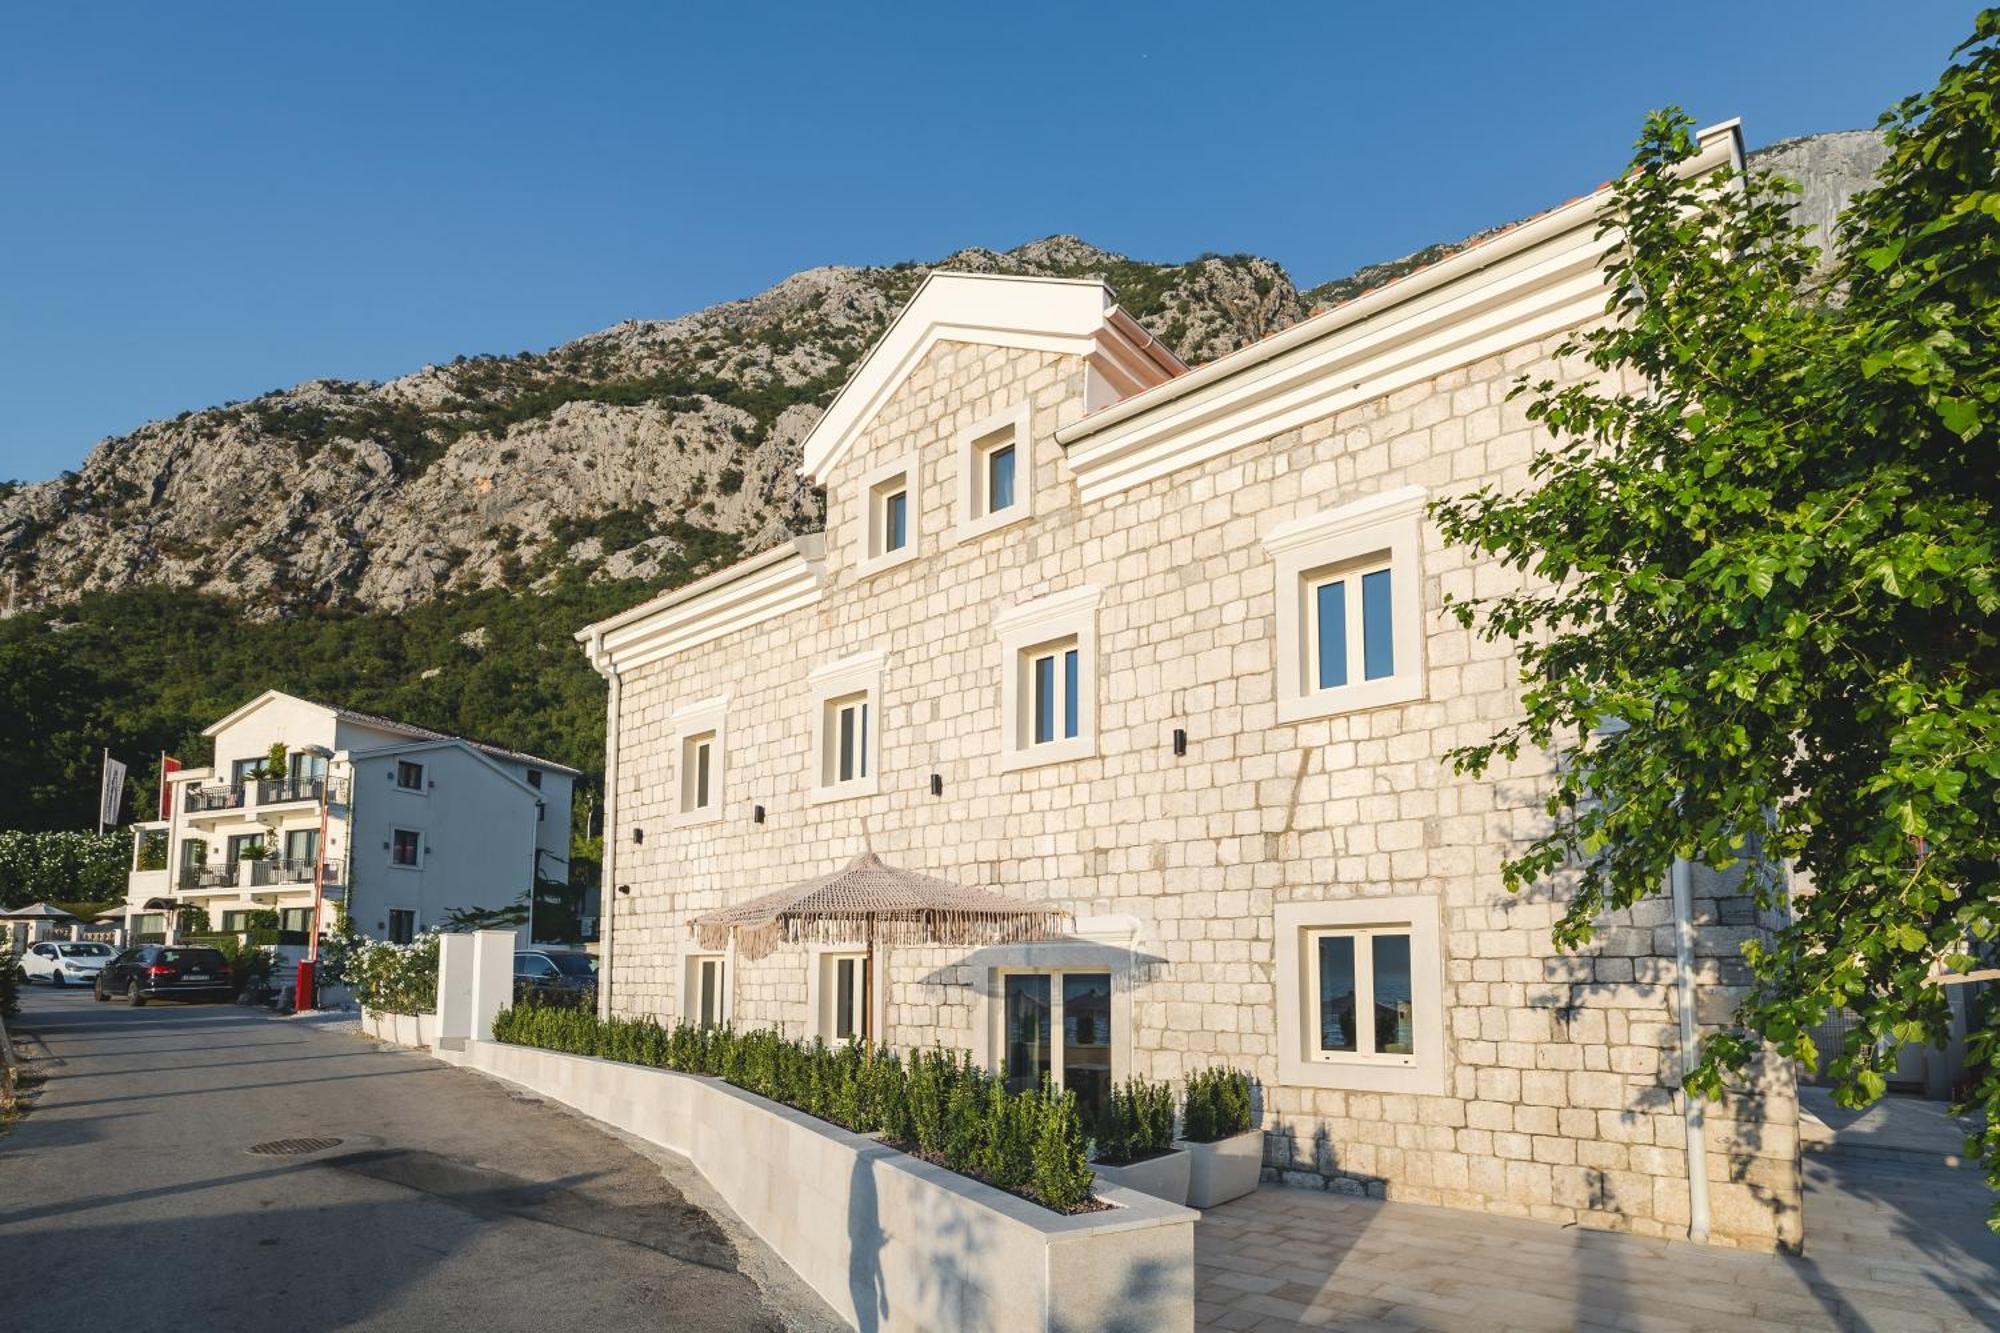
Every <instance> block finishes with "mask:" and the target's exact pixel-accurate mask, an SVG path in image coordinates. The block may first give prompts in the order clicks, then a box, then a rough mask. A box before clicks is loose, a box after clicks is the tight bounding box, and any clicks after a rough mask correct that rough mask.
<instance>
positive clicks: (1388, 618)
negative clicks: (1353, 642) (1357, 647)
mask: <svg viewBox="0 0 2000 1333" xmlns="http://www.w3.org/2000/svg"><path fill="white" fill-rule="evenodd" d="M1361 674H1362V675H1363V676H1364V677H1365V678H1366V679H1368V680H1380V679H1382V677H1384V676H1393V675H1395V674H1396V635H1395V632H1394V617H1393V615H1392V614H1391V612H1390V610H1389V571H1388V570H1386V569H1378V570H1376V571H1375V572H1374V573H1373V574H1363V575H1362V576H1361Z"/></svg>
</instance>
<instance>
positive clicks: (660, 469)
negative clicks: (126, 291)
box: [0, 134, 1880, 616]
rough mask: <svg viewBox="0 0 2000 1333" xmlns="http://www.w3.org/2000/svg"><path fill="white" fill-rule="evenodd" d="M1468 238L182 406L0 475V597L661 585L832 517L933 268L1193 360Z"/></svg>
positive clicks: (1828, 209)
mask: <svg viewBox="0 0 2000 1333" xmlns="http://www.w3.org/2000/svg"><path fill="white" fill-rule="evenodd" d="M1871 148H1872V153H1871ZM1879 160H1880V147H1879V143H1878V142H1876V141H1875V138H1874V136H1873V135H1872V134H1853V135H1845V134H1844V135H1829V136H1821V137H1819V138H1815V139H1808V140H1795V141H1792V142H1790V143H1787V144H1783V145H1778V146H1776V147H1775V148H1774V149H1772V150H1770V152H1769V154H1768V159H1767V160H1766V161H1761V162H1760V163H1759V165H1770V166H1773V167H1776V168H1778V169H1780V170H1783V171H1785V172H1786V173H1787V174H1791V175H1794V176H1797V177H1800V178H1802V179H1803V180H1804V181H1805V183H1806V184H1807V186H1808V191H1809V193H1808V198H1807V200H1806V202H1805V204H1804V205H1803V207H1804V208H1805V209H1806V210H1807V215H1808V216H1809V217H1810V218H1811V219H1812V220H1814V221H1815V222H1821V221H1824V220H1825V219H1830V218H1831V217H1832V215H1833V213H1834V212H1835V211H1837V208H1838V202H1844V200H1845V198H1846V196H1847V194H1848V193H1851V192H1852V190H1853V189H1854V188H1855V187H1856V186H1857V185H1858V184H1860V183H1861V182H1862V181H1863V179H1865V176H1866V175H1867V173H1868V172H1870V171H1872V170H1873V167H1874V165H1875V164H1876V163H1877V162H1879ZM1472 239H1477V238H1470V239H1469V240H1467V241H1461V242H1456V243H1452V244H1446V245H1435V246H1431V247H1428V248H1427V249H1425V250H1421V251H1417V252H1415V253H1414V254H1412V255H1409V256H1406V257H1404V258H1403V259H1401V260H1395V261H1392V262H1390V263H1387V264H1381V265H1374V266H1371V267H1370V268H1367V269H1364V270H1362V271H1360V272H1359V273H1356V274H1354V275H1352V276H1351V277H1349V278H1345V279H1340V280H1337V281H1334V282H1330V283H1326V284H1323V285H1321V286H1319V287H1315V288H1313V289H1311V290H1310V291H1308V292H1306V293H1303V294H1301V292H1300V291H1299V290H1298V289H1297V288H1296V287H1295V286H1294V285H1293V283H1292V280H1291V279H1290V277H1289V276H1288V275H1287V274H1286V273H1285V271H1284V270H1283V269H1282V268H1280V267H1279V266H1278V265H1277V264H1275V263H1272V262H1271V261H1269V260H1266V259H1259V258H1256V257H1254V256H1247V255H1231V256H1204V257H1202V258H1200V259H1196V260H1193V261H1191V262H1189V263H1185V264H1152V263H1145V262H1142V261H1138V260H1132V259H1127V258H1124V257H1122V256H1119V255H1114V254H1111V253H1108V252H1106V251H1103V250H1099V249H1096V248H1095V247H1093V246H1090V245H1088V244H1086V243H1084V242H1083V241H1080V240H1078V239H1076V238H1074V237H1069V236H1056V237H1051V238H1049V239H1047V240H1043V241H1037V242H1035V243H1033V244H1031V245H1025V246H1021V247H1019V248H1018V249H1014V250H1009V251H1007V252H1005V253H996V252H993V251H988V250H966V251H961V252H959V253H958V254H954V255H951V256H949V257H947V258H945V259H943V260H941V261H939V262H938V263H937V264H936V265H935V266H931V265H914V264H911V265H898V266H895V267H891V268H820V269H812V270H809V271H807V272H804V273H800V274H797V275H795V276H793V277H791V278H788V279H786V280H785V281H784V282H781V283H779V284H778V285H777V286H775V287H773V288H771V289H770V290H768V291H766V292H763V293H761V294H760V295H757V296H754V297H751V298H750V299H748V300H743V301H734V302H729V303H727V304H724V305H719V306H714V307H711V308H709V309H707V310H702V311H698V312H696V313H694V314H690V315H685V316H682V317H680V318H678V319H671V320H663V321H650V320H649V321H637V322H632V323H627V324H620V325H618V326H616V327H614V328H610V329H606V330H604V331H603V332H601V333H596V334H591V335H589V336H587V337H584V338H580V339H578V340H576V341H575V342H571V343H566V344H564V345H562V346H560V347H556V348H553V349H551V350H550V351H547V352H543V353H534V354H528V353H524V354H522V355H520V356H516V357H476V358H471V359H466V358H460V359H459V360H457V361H454V362H452V363H451V364H449V365H441V366H426V367H425V368H424V369H422V370H420V371H418V372H416V373H415V374H412V375H406V376H404V377H402V378H400V379H395V380H391V381H389V382H387V383H383V384H363V383H355V382H351V381H339V380H315V381H311V382H308V383H305V384H301V385H298V386H297V387H295V388H291V389H285V390H280V391H277V392H273V393H269V394H266V395H264V396H262V397H260V398H256V399H252V400H250V401H248V402H244V403H235V404H229V405H226V406H223V407H219V408H210V409H208V410H205V411H201V412H188V413H183V414H181V415H180V416H178V417H176V418H174V419H173V420H171V421H158V422H154V423H152V424H150V425H146V426H142V427H140V428H139V429H138V430H136V431H133V432H132V433H131V434H129V435H126V436H122V437H120V438H117V439H110V440H106V441H104V442H103V443H102V444H100V445H98V446H97V448H96V449H95V450H93V451H92V452H91V454H90V457H89V458H88V460H87V461H86V462H85V463H84V466H83V467H82V469H81V470H80V471H79V472H76V473H72V474H65V475H64V476H63V477H61V478H59V479H57V480H55V481H50V482H42V483H38V484H34V485H27V486H19V487H7V488H4V490H0V610H4V611H5V612H6V613H9V614H11V613H14V612H18V611H22V610H27V609H31V608H34V607H37V606H43V605H48V604H51V603H59V602H63V601H68V600H72V599H74V598H75V597H77V596H79V595H81V594H83V593H85V592H89V591H96V590H114V589H119V588H125V587H130V586H134V585H138V584H146V583H160V584H166V585H169V586H174V587H184V588H193V589H198V590H202V591H206V592H213V593H220V594H224V595H228V596H231V597H236V598H240V599H242V600H243V601H244V603H245V604H246V606H247V608H248V612H249V614H251V615H254V616H273V615H279V614H283V613H285V612H286V611H290V610H299V609H304V608H306V607H311V606H345V607H352V608H358V609H374V610H391V611H393V610H396V609H400V608H403V607H407V606H410V605H413V604H416V603H419V602H423V601H427V600H430V599H432V598H436V597H439V596H442V595H445V594H448V593H451V592H454V591H465V590H471V589H476V588H485V587H493V586H509V587H533V586H535V585H536V584H537V583H539V582H542V581H544V580H547V579H550V578H552V577H554V576H555V575H556V574H557V573H558V572H559V571H561V570H563V569H565V568H567V567H581V568H583V569H584V570H586V571H588V572H589V573H590V574H592V576H595V577H607V578H624V577H637V578H646V577H650V576H652V575H653V574H654V573H655V572H656V571H657V570H659V569H661V568H662V567H663V566H667V565H671V566H672V567H675V568H685V567H686V566H687V564H688V562H689V560H690V558H691V553H693V555H692V558H694V559H695V563H696V566H697V569H699V567H700V565H701V564H702V563H703V562H704V561H706V560H708V559H709V558H710V557H707V556H703V555H700V554H698V553H700V552H705V551H716V552H731V551H734V552H741V553H749V552H753V551H756V550H760V549H762V548H764V547H766V546H769V545H770V544H772V543H773V542H775V541H777V540H779V539H780V538H781V537H782V536H783V535H785V534H787V533H791V532H798V531H808V530H811V529H814V528H816V527H818V526H819V523H820V517H821V499H820V497H819V496H818V495H816V494H815V493H814V492H813V491H812V490H811V489H810V488H808V487H805V486H804V485H803V484H802V483H801V482H800V481H799V479H798V477H797V475H796V468H797V466H798V460H799V450H800V442H801V440H802V439H803V438H804V436H805V434H806V432H807V431H808V430H809V429H810V428H811V426H812V423H813V422H814V421H815V420H816V419H817V418H818V414H819V412H820V410H821V409H822V408H823V407H824V405H825V404H826V402H827V401H828V400H829V399H831V397H832V396H833V394H834V393H835V392H836V391H837V390H838V388H839V386H840V384H841V382H842V381H843V380H844V379H845V378H846V376H847V374H848V372H849V371H850V370H851V369H852V367H853V365H854V363H855V362H856V361H857V360H858V359H859V358H860V356H861V355H862V353H863V352H864V351H866V349H867V348H868V346H869V345H870V343H872V342H873V340H874V339H875V337H876V336H877V335H878V334H879V333H880V332H881V331H882V329H883V328H884V327H885V326H886V324H887V323H888V320H889V318H890V317H891V316H892V315H893V314H894V313H895V311H896V309H897V308H898V307H899V306H900V305H901V304H902V302H903V301H904V300H905V299H907V298H908V296H909V295H910V293H911V292H912V291H914V290H915V288H916V286H917V284H918V282H920V281H921V280H922V278H923V276H924V274H925V273H926V272H928V271H929V270H930V268H931V267H939V268H952V269H961V270H967V269H969V270H976V271H984V272H1008V273H1026V274H1036V275H1043V276H1084V275H1089V276H1097V277H1103V278H1105V279H1107V280H1108V281H1109V282H1110V283H1111V284H1112V285H1113V286H1114V287H1115V288H1116V289H1117V291H1118V293H1119V297H1120V300H1121V301H1122V302H1123V303H1124V304H1125V306H1126V308H1127V309H1128V310H1130V311H1131V312H1132V313H1133V314H1134V315H1135V316H1136V317H1137V318H1139V319H1140V320H1141V321H1142V322H1144V323H1145V325H1146V326H1147V327H1148V328H1149V329H1150V330H1151V331H1152V332H1153V333H1155V334H1156V335H1157V336H1159V337H1160V338H1162V339H1163V340H1164V341H1165V342H1167V344H1168V345H1169V346H1171V347H1173V348H1174V350H1175V351H1176V352H1178V353H1179V354H1180V355H1181V357H1182V358H1183V359H1184V360H1186V361H1188V362H1190V363H1199V362H1202V361H1207V360H1211V359H1213V358H1214V357H1216V356H1219V355H1221V354H1222V353H1224V352H1227V351H1230V350H1232V349H1234V348H1237V347H1240V346H1243V345H1244V344H1246V343H1249V342H1254V341H1256V340H1257V339H1258V338H1261V337H1263V336H1264V335H1265V334H1267V333H1271V332H1274V331H1276V330H1278V329H1281V328H1284V327H1285V326H1287V325H1289V324H1291V323H1293V322H1295V321H1297V320H1298V319H1300V318H1302V317H1303V316H1304V315H1305V314H1306V313H1307V311H1308V310H1309V309H1310V308H1312V307H1314V306H1317V305H1322V304H1329V303H1332V302H1336V301H1339V300H1344V299H1347V298H1349V297H1351V296H1354V295H1357V294H1359V293H1360V292H1361V291H1363V290H1366V289H1367V288H1369V287H1373V286H1376V285H1379V284H1380V283H1381V282H1385V281H1388V280H1389V279H1391V278H1393V277H1396V276H1399V275H1400V274H1401V273H1404V272H1408V271H1409V270H1410V269H1413V268H1416V267H1420V266H1421V265H1423V264H1425V263H1430V262H1434V261H1435V260H1437V259H1440V258H1443V257H1445V256H1447V255H1449V254H1451V253H1453V252H1455V251H1456V250H1459V249H1462V248H1463V247H1464V246H1465V245H1467V244H1470V243H1471V240H1472ZM718 534H720V535H722V536H723V537H726V538H733V539H734V540H728V541H721V542H718V541H716V540H714V538H715V537H716V536H717V535H718ZM714 558H720V555H718V556H716V557H714Z"/></svg>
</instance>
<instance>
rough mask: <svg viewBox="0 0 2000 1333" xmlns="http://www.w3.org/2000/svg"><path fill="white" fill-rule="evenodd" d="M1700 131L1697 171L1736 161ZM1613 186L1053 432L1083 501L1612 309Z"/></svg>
mask: <svg viewBox="0 0 2000 1333" xmlns="http://www.w3.org/2000/svg"><path fill="white" fill-rule="evenodd" d="M1741 160H1742V147H1741V136H1740V129H1739V127H1738V125H1737V123H1736V122H1734V121H1728V122H1724V123H1723V124H1721V125H1716V126H1712V127H1710V128H1708V129H1705V130H1703V131H1702V132H1701V151H1700V153H1699V154H1698V155H1697V156H1696V157H1695V158H1693V159H1692V160H1690V161H1689V162H1687V163H1685V164H1683V170H1685V171H1686V172H1688V173H1689V174H1699V173H1702V172H1707V171H1713V170H1716V169H1717V168H1720V167H1725V166H1732V165H1738V166H1740V164H1741ZM1610 199H1611V193H1610V190H1609V188H1608V187H1605V188H1601V189H1599V190H1598V191H1596V192H1595V193H1593V194H1590V195H1588V196H1585V197H1584V198H1581V199H1577V200H1573V201H1571V202H1570V203H1567V204H1564V205H1563V206H1561V207H1559V208H1556V209H1552V210H1551V211H1549V212H1548V213H1545V214H1543V215H1542V216H1540V217H1538V218H1535V219H1533V220H1531V221H1529V222H1525V223H1523V224H1521V225H1520V226H1518V227H1515V228H1513V229H1511V230H1509V231H1507V232H1505V233H1503V234H1501V235H1499V236H1496V237H1494V238H1493V239H1492V240H1490V241H1487V242H1485V243H1483V244H1480V245H1476V246H1473V247H1472V248H1470V249H1468V250H1464V251H1461V252H1460V253H1458V254H1456V255H1454V256H1452V257H1451V258H1449V259H1446V260H1443V261H1441V262H1440V263H1437V264H1434V265H1432V266H1431V267H1429V268H1426V269H1422V270H1420V271H1418V272H1416V273H1413V274H1411V275H1410V276H1409V277H1407V278H1404V279H1402V280H1400V281H1398V282H1395V283H1392V284H1390V285H1388V286H1386V287H1383V288H1380V289H1378V290H1376V291H1374V292H1370V293H1368V294H1367V295H1365V296H1361V297H1359V298H1357V299H1355V300H1353V301H1351V302H1349V303H1348V304H1346V305H1343V306H1341V307H1339V308H1337V309H1334V310H1330V311H1327V312H1325V313H1324V314H1320V315H1316V316H1314V317H1313V318H1311V319H1307V320H1304V321H1302V322H1300V323H1298V324H1295V325H1293V326H1292V327H1291V328H1289V329H1286V330H1285V331H1284V332H1282V333H1279V334H1276V335H1274V336H1272V337H1270V338H1266V339H1264V340H1263V341H1262V342H1259V343H1254V344H1252V345H1251V346H1249V347H1246V348H1243V349H1242V350H1240V351H1237V352H1233V353H1231V354H1230V355H1228V356H1225V357H1221V358H1219V359H1218V360H1215V361H1212V362H1210V363H1209V364H1207V365H1205V366H1202V367H1200V368H1199V369H1196V370H1192V371H1189V372H1188V373H1187V374H1185V375H1181V376H1177V377H1176V378H1174V379H1173V380H1171V381H1168V382H1165V383H1162V384H1159V385H1156V386H1154V387H1152V388H1150V389H1147V390H1145V391H1143V392H1140V393H1136V394H1133V395H1132V396H1130V397H1127V398H1125V399H1124V400H1122V401H1120V402H1117V403H1114V404H1112V405H1111V406H1109V407H1106V408H1103V409H1102V410H1100V411H1097V412H1094V413H1092V414H1091V415H1090V416H1088V417H1085V418H1084V419H1083V420H1081V421H1079V422H1076V423H1074V424H1072V425H1069V426H1066V427H1064V428H1062V429H1061V430H1058V431H1057V432H1056V439H1057V440H1058V441H1059V442H1060V443H1061V444H1063V445H1064V446H1065V447H1066V448H1067V450H1068V456H1069V464H1070V468H1071V470H1072V472H1074V474H1075V476H1076V480H1077V489H1078V493H1079V495H1080V496H1081V498H1082V499H1084V500H1085V501H1089V500H1094V499H1101V498H1103V497H1105V496H1107V495H1113V494H1116V493H1117V492H1119V491H1122V490H1126V489H1128V488H1130V487H1133V486H1137V485H1140V484H1141V483H1144V482H1147V481H1151V480H1154V479H1156V478H1158V477H1162V476H1166V475H1168V474H1169V473H1172V472H1175V471H1178V470H1179V469H1181V468H1184V467H1190V466H1193V465H1195V464H1198V463H1202V462H1206V461H1208V460H1210V459H1213V458H1217V457H1220V456H1222V455H1224V454H1226V453H1228V452H1230V451H1231V450H1233V449H1236V448H1240V447H1241V446H1243V445H1245V444H1249V443H1253V442H1255V441H1257V440H1261V439H1266V438H1268V437H1270V436H1272V435H1275V434H1278V433H1280V432H1282V431H1285V430H1289V429H1291V428H1292V427H1294V426H1298V425H1301V424H1303V423H1305V422H1307V421H1311V420H1314V419H1316V418H1320V417H1325V416H1327V415H1330V414H1331V413H1333V412H1337V411H1339V410H1340V409H1341V408H1344V407H1348V406H1352V405H1353V404H1356V403H1361V402H1366V401H1369V400H1371V399H1374V398H1379V397H1381V396H1382V395H1384V394H1387V393H1391V392H1394V391H1395V390H1396V389H1399V388H1403V387H1405V386H1407V385H1410V384H1415V383H1419V382H1421V381H1423V380H1426V379H1430V378H1432V377H1434V376H1437V375H1440V374H1443V373H1445V372H1447V371H1450V370H1453V369H1456V368H1457V367H1459V366H1463V365H1468V364H1470V363H1472V362H1474V361H1477V360H1480V359H1481V358H1484V357H1488V356H1492V355H1494V354H1495V353H1497V352H1502V351H1505V350H1507V349H1509V348H1512V347H1517V346H1520V345H1521V344H1523V343H1526V342H1532V341H1534V340H1535V339H1537V338H1542V337H1546V336H1548V335H1549V334H1552V333H1556V332H1560V331H1562V330H1564V329H1568V328H1573V327H1575V326H1576V325H1578V324H1580V323H1583V322H1584V321H1586V320H1589V319H1591V318H1593V317H1597V316H1601V315H1602V314H1603V313H1604V303H1605V298H1606V287H1605V281H1604V273H1603V257H1604V253H1605V251H1606V250H1607V249H1608V248H1609V247H1610V246H1611V245H1612V244H1613V243H1614V241H1615V235H1603V234H1599V231H1598V226H1599V223H1600V222H1601V220H1602V217H1603V212H1604V208H1605V206H1606V204H1607V203H1608V202H1609V201H1610Z"/></svg>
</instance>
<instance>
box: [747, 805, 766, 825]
mask: <svg viewBox="0 0 2000 1333" xmlns="http://www.w3.org/2000/svg"><path fill="white" fill-rule="evenodd" d="M750 822H751V823H753V824H761V823H763V822H764V807H763V806H761V805H753V806H751V807H750Z"/></svg>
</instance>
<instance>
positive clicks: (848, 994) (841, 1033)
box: [833, 958, 854, 1041]
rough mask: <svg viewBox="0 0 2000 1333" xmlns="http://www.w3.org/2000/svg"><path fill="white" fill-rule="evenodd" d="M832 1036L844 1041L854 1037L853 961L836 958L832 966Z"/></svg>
mask: <svg viewBox="0 0 2000 1333" xmlns="http://www.w3.org/2000/svg"><path fill="white" fill-rule="evenodd" d="M833 1035H834V1038H835V1040H838V1041H846V1040H847V1039H848V1038H849V1037H852V1036H853V1035H854V960H853V959H852V958H837V959H835V960H834V964H833Z"/></svg>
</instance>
